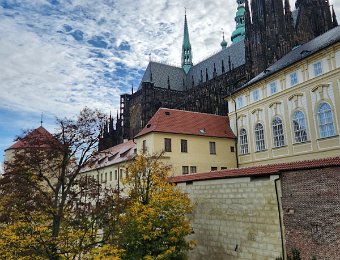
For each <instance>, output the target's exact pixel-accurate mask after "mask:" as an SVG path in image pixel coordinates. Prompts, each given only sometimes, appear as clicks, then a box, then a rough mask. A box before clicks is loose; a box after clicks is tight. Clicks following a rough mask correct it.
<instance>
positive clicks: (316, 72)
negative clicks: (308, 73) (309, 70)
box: [313, 61, 322, 76]
mask: <svg viewBox="0 0 340 260" xmlns="http://www.w3.org/2000/svg"><path fill="white" fill-rule="evenodd" d="M313 69H314V76H319V75H321V74H322V64H321V61H319V62H317V63H314V64H313Z"/></svg>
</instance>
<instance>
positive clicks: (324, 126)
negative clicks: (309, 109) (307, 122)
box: [317, 102, 335, 138]
mask: <svg viewBox="0 0 340 260" xmlns="http://www.w3.org/2000/svg"><path fill="white" fill-rule="evenodd" d="M317 114H318V126H319V134H320V138H327V137H331V136H334V135H335V128H334V119H333V112H332V108H331V106H330V104H328V103H327V102H322V103H320V104H319V106H318V111H317Z"/></svg>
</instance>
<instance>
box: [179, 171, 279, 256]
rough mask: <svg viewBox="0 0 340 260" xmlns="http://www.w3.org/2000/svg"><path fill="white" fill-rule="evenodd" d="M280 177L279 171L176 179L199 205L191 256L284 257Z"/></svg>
mask: <svg viewBox="0 0 340 260" xmlns="http://www.w3.org/2000/svg"><path fill="white" fill-rule="evenodd" d="M276 178H278V175H271V176H266V177H241V178H228V179H219V180H202V181H194V182H186V183H185V182H183V183H178V184H177V185H178V186H179V187H180V188H181V189H182V190H183V191H185V192H187V193H188V194H189V196H190V198H191V199H192V201H193V203H194V205H195V209H194V212H193V214H192V216H191V217H192V227H193V230H194V234H193V235H192V237H191V239H194V240H195V241H196V243H197V246H196V248H195V249H194V250H192V251H191V252H190V253H189V259H214V260H219V259H221V260H222V259H261V260H266V259H275V258H276V257H279V256H282V246H281V245H282V244H281V233H280V220H279V213H278V205H277V198H276V192H275V182H274V180H275V179H276ZM279 197H280V193H279Z"/></svg>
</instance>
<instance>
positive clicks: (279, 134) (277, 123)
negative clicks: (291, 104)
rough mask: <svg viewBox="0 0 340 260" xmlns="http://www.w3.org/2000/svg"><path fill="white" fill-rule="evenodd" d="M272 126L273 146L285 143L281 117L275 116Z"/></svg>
mask: <svg viewBox="0 0 340 260" xmlns="http://www.w3.org/2000/svg"><path fill="white" fill-rule="evenodd" d="M272 127H273V138H274V146H275V147H281V146H284V145H285V138H284V134H283V123H282V120H281V118H279V117H275V118H274V120H273V122H272Z"/></svg>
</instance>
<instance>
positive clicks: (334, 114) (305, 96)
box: [226, 26, 340, 167]
mask: <svg viewBox="0 0 340 260" xmlns="http://www.w3.org/2000/svg"><path fill="white" fill-rule="evenodd" d="M339 75H340V27H339V26H338V27H336V28H334V29H332V30H330V31H328V32H326V33H325V34H323V35H321V36H320V37H317V38H315V39H313V40H311V41H310V42H308V43H306V44H304V45H301V46H299V47H298V48H295V49H294V50H292V51H291V52H290V53H289V54H287V55H286V56H284V57H283V58H282V59H280V60H279V61H277V62H276V63H274V64H273V65H272V66H270V67H269V68H267V70H266V71H265V72H263V73H261V74H260V75H258V76H257V77H255V78H254V79H252V80H251V81H250V82H248V83H247V84H246V85H245V86H244V87H243V88H242V89H240V90H239V91H237V92H234V93H233V94H232V95H231V96H230V97H227V98H226V99H227V101H228V105H229V118H230V123H231V128H232V129H233V131H234V133H235V134H236V135H237V136H238V146H237V147H238V155H239V164H240V166H241V167H243V166H250V165H258V164H267V163H278V162H287V161H296V160H304V159H310V158H311V157H313V158H325V157H332V156H337V155H338V154H339V149H340V139H339V130H340V128H339V126H340V125H339V120H340V116H339V115H340V76H339Z"/></svg>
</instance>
